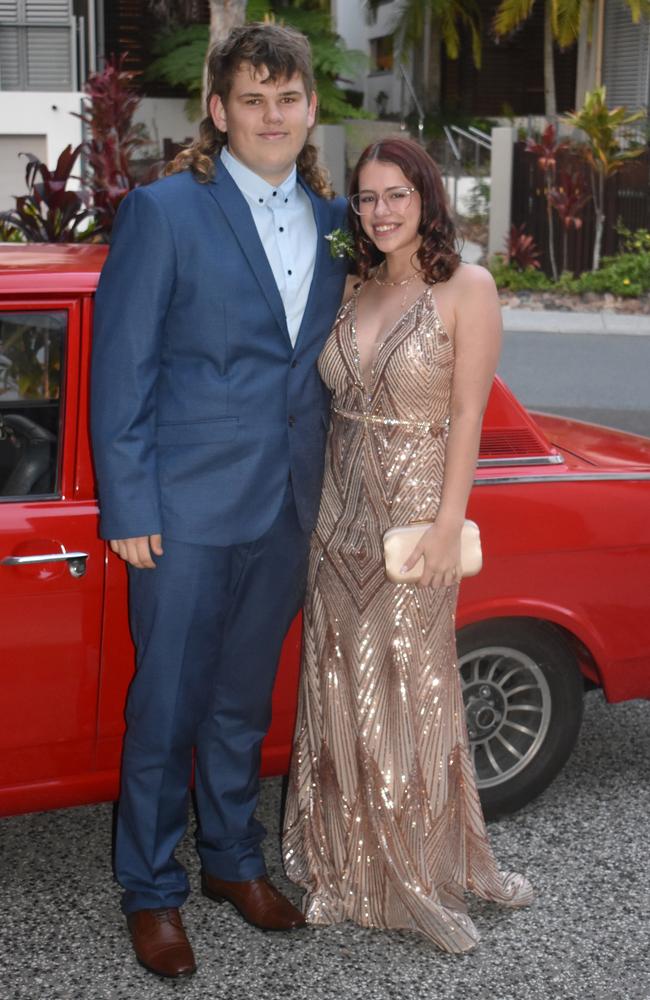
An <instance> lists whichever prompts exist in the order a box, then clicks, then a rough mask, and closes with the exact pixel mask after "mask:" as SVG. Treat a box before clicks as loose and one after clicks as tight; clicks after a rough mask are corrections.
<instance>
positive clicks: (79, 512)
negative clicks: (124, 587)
mask: <svg viewBox="0 0 650 1000" xmlns="http://www.w3.org/2000/svg"><path fill="white" fill-rule="evenodd" d="M33 302H34V300H33V299H32V300H31V301H12V302H7V301H5V302H2V303H0V792H1V793H2V795H1V796H0V804H2V808H3V809H4V811H5V812H7V811H9V812H11V811H14V808H15V809H16V810H21V809H28V808H30V801H29V795H28V794H27V796H26V795H25V791H26V789H27V786H30V785H31V786H32V787H34V788H35V787H36V786H38V785H40V786H41V788H42V787H44V786H45V785H46V784H50V783H53V782H54V783H55V784H57V785H59V784H60V783H61V782H64V783H70V785H71V786H73V785H74V784H75V782H76V783H80V782H81V783H83V781H84V779H85V778H86V777H87V775H88V772H89V771H90V769H91V768H92V766H93V755H94V746H95V732H96V716H97V698H98V673H99V654H100V638H101V607H102V591H103V579H104V545H103V543H102V542H101V541H100V540H99V538H98V536H97V505H96V502H95V500H94V498H93V497H92V496H85V497H83V496H81V495H80V493H81V492H82V491H80V490H79V487H78V480H77V476H76V474H75V473H76V470H75V458H76V455H75V452H76V442H77V425H78V422H79V421H85V420H86V415H85V414H84V413H81V412H80V411H79V401H78V397H79V391H78V390H79V385H80V382H81V377H82V373H81V371H80V359H81V333H82V331H81V316H82V308H81V306H82V303H81V301H80V300H79V299H76V298H70V297H68V298H66V299H52V300H50V301H42V300H41V301H38V304H37V305H34V304H33ZM10 789H11V790H10ZM71 800H72V801H73V800H74V799H71ZM42 802H43V800H42V797H41V798H38V804H39V805H40V804H42ZM12 803H13V804H12Z"/></svg>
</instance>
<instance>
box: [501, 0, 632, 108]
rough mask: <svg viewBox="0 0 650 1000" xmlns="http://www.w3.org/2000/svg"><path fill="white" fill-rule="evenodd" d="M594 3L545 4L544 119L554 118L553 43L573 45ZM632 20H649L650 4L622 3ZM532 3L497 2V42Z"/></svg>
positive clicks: (558, 0) (548, 0) (563, 0)
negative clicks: (647, 18) (545, 117)
mask: <svg viewBox="0 0 650 1000" xmlns="http://www.w3.org/2000/svg"><path fill="white" fill-rule="evenodd" d="M594 2H595V0H544V109H545V113H546V116H547V117H549V118H551V117H552V118H554V117H555V116H556V115H557V98H556V92H555V73H554V68H553V42H554V41H555V42H557V44H558V45H559V46H560V48H561V49H565V48H568V47H569V46H570V45H573V44H574V43H575V42H576V41H577V40H578V36H579V34H580V25H581V23H582V19H583V17H584V16H585V14H586V15H587V17H588V16H589V15H590V14H591V11H592V10H593V6H594ZM625 4H626V5H627V7H628V9H629V11H630V15H631V17H632V20H633V21H634V23H635V24H638V22H639V21H640V19H641V17H642V16H645V17H650V0H625ZM534 6H535V0H500V3H499V6H498V8H497V12H496V14H495V16H494V24H493V27H494V32H495V34H496V36H497V37H498V38H503V36H504V35H510V34H512V32H513V31H516V29H517V28H518V27H519V26H520V25H521V24H523V23H524V21H526V20H527V19H528V18H529V17H530V15H531V13H532V11H533V7H534Z"/></svg>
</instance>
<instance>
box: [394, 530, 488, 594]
mask: <svg viewBox="0 0 650 1000" xmlns="http://www.w3.org/2000/svg"><path fill="white" fill-rule="evenodd" d="M432 524H433V521H414V522H413V523H412V524H400V525H398V526H397V527H395V528H389V529H388V531H385V532H384V561H385V563H386V576H387V577H388V579H389V580H390V581H391V582H392V583H416V582H417V581H418V580H419V579H420V576H421V575H422V570H423V569H424V558H422V559H419V560H418V561H417V562H416V564H415V566H414V567H413V569H410V570H409V571H408V573H400V568H401V567H402V566H403V565H404V563H405V562H406V560H407V558H408V556H409V555H410V554H411V552H412V551H413V549H414V548H415V546H416V545H417V543H418V542H419V541H420V539H421V537H422V535H423V534H424V532H425V531H427V530H428V529H429V528H430V527H431V525H432ZM460 565H461V571H462V575H463V576H475V575H476V574H477V573H479V572H480V570H481V567H482V566H483V553H482V552H481V535H480V532H479V530H478V524H476V522H475V521H469V520H465V521H463V527H462V529H461V532H460Z"/></svg>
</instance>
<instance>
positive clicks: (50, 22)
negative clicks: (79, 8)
mask: <svg viewBox="0 0 650 1000" xmlns="http://www.w3.org/2000/svg"><path fill="white" fill-rule="evenodd" d="M71 7H72V4H71V0H0V90H72V89H73V52H74V42H75V37H74V21H73V17H72V9H71Z"/></svg>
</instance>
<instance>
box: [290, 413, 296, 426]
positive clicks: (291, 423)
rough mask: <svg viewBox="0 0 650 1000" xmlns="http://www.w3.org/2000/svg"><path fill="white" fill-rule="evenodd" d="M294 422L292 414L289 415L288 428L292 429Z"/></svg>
mask: <svg viewBox="0 0 650 1000" xmlns="http://www.w3.org/2000/svg"><path fill="white" fill-rule="evenodd" d="M295 422H296V418H295V417H294V416H293V414H291V415H290V417H289V427H293V425H294V424H295Z"/></svg>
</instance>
